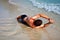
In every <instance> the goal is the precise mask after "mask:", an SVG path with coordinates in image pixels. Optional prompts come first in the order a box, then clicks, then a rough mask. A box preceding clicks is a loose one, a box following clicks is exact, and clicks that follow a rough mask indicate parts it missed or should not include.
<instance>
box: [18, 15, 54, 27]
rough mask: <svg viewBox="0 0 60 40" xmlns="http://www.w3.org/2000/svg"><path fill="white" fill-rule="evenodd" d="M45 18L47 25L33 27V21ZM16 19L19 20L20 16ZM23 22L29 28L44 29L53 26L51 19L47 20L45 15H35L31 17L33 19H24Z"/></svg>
mask: <svg viewBox="0 0 60 40" xmlns="http://www.w3.org/2000/svg"><path fill="white" fill-rule="evenodd" d="M41 17H42V18H45V19H47V20H48V21H49V22H48V23H46V24H44V25H42V26H41V25H40V26H37V27H36V26H35V25H34V24H33V22H34V20H35V19H37V18H41ZM18 18H20V16H18V17H17V19H18ZM24 21H25V22H26V23H27V24H28V25H29V26H30V27H31V28H45V27H48V26H49V25H50V24H53V23H54V20H52V19H51V18H49V17H48V16H47V15H45V14H37V15H35V16H33V17H25V18H24Z"/></svg>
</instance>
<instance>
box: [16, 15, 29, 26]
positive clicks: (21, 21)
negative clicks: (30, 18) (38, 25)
mask: <svg viewBox="0 0 60 40" xmlns="http://www.w3.org/2000/svg"><path fill="white" fill-rule="evenodd" d="M25 17H27V15H21V18H19V19H17V21H18V22H20V23H22V24H25V25H27V26H29V25H28V24H27V23H26V22H25V21H24V18H25Z"/></svg>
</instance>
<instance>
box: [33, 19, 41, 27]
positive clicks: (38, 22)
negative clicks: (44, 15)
mask: <svg viewBox="0 0 60 40" xmlns="http://www.w3.org/2000/svg"><path fill="white" fill-rule="evenodd" d="M33 24H34V25H35V26H40V25H41V24H42V20H40V19H37V20H35V21H34V22H33Z"/></svg>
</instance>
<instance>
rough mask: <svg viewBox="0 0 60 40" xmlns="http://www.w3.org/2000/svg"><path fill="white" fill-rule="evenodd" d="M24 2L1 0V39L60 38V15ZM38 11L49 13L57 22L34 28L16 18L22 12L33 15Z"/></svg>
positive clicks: (35, 39) (59, 39)
mask: <svg viewBox="0 0 60 40" xmlns="http://www.w3.org/2000/svg"><path fill="white" fill-rule="evenodd" d="M23 3H24V2H20V3H16V4H13V3H9V2H8V0H5V1H4V0H0V5H1V7H0V40H60V25H59V24H60V15H58V14H56V13H54V12H47V11H45V10H44V9H38V8H36V7H33V6H32V5H29V4H28V2H26V4H23ZM38 13H43V14H46V15H48V16H49V17H51V18H52V19H54V20H55V23H54V24H51V25H50V26H48V27H46V28H45V29H37V28H35V29H32V28H30V27H28V26H26V25H23V24H21V23H18V22H17V20H16V17H17V16H19V15H21V14H27V15H29V16H33V15H36V14H38ZM42 20H43V21H44V20H45V19H42ZM45 22H46V21H44V23H45Z"/></svg>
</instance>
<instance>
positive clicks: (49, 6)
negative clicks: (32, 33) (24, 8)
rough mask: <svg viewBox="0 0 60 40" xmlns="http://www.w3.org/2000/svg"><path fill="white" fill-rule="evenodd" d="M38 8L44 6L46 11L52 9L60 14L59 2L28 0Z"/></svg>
mask: <svg viewBox="0 0 60 40" xmlns="http://www.w3.org/2000/svg"><path fill="white" fill-rule="evenodd" d="M30 1H31V2H32V4H33V5H34V6H36V7H38V8H44V9H45V10H46V11H53V12H55V13H58V14H60V7H59V6H60V4H49V3H39V2H37V1H36V0H30Z"/></svg>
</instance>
